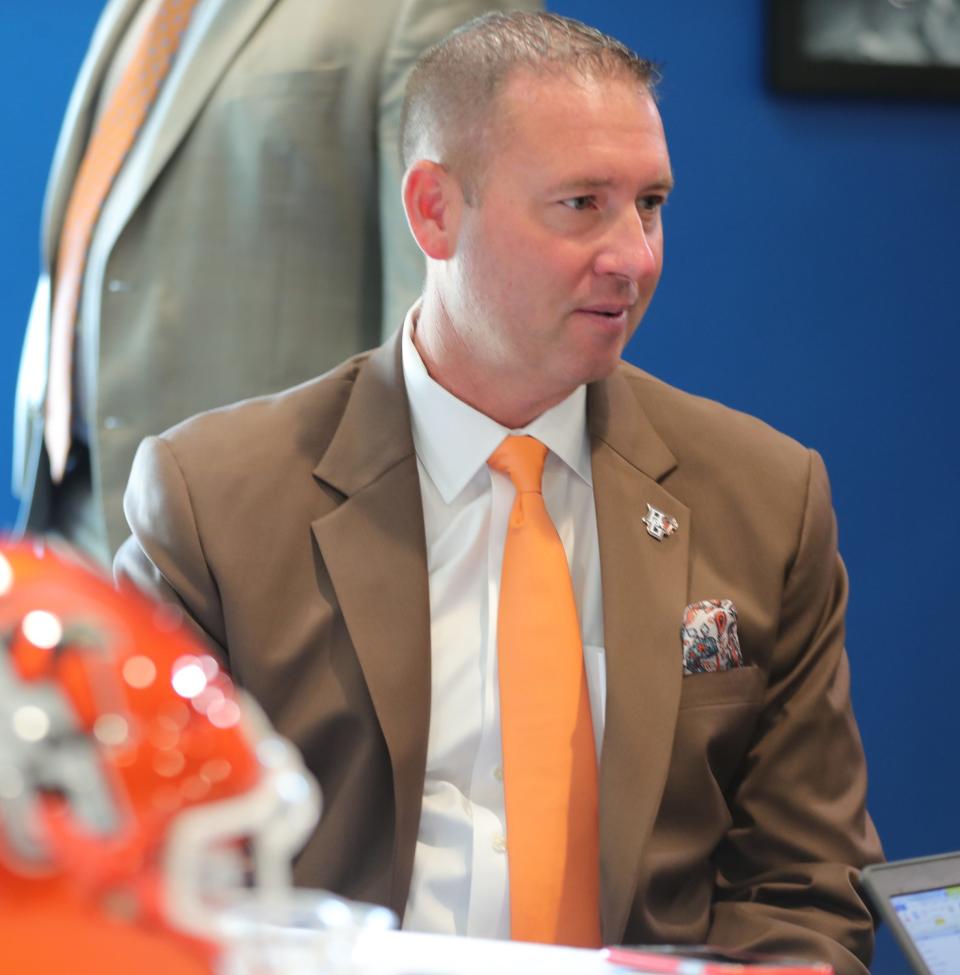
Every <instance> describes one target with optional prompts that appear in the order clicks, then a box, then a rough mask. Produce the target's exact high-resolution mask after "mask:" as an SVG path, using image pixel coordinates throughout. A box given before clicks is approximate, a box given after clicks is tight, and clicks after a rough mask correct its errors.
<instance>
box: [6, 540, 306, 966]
mask: <svg viewBox="0 0 960 975" xmlns="http://www.w3.org/2000/svg"><path fill="white" fill-rule="evenodd" d="M181 615H182V614H180V612H179V611H178V610H177V609H176V608H174V607H170V606H159V605H156V604H154V603H152V602H149V601H148V600H146V599H145V598H144V597H142V596H140V595H138V594H136V593H133V592H119V591H117V590H116V589H114V588H113V586H112V584H111V583H110V582H109V580H107V579H106V578H104V577H102V576H100V575H99V574H98V573H96V572H94V571H93V570H91V569H90V568H87V567H85V566H83V565H82V564H80V563H79V562H77V561H74V560H72V559H70V558H69V557H66V556H64V555H60V554H57V553H56V552H55V551H54V550H52V549H51V548H50V547H49V546H47V545H45V544H44V543H40V542H31V541H18V542H9V541H8V542H0V962H4V963H5V964H3V965H0V968H2V969H3V970H4V971H29V972H31V973H47V972H54V971H56V972H58V973H59V972H67V971H69V972H71V975H80V973H86V972H88V971H89V972H91V973H93V972H96V973H98V975H105V973H112V972H114V971H116V972H118V973H119V972H124V973H127V972H137V973H138V975H151V973H154V972H157V973H159V972H164V973H165V975H166V973H173V972H176V973H178V975H181V973H182V975H187V973H193V972H198V973H199V972H210V971H213V970H214V965H215V958H216V955H217V940H216V939H217V934H218V912H219V910H220V909H221V908H222V907H224V906H228V904H229V900H230V895H231V892H234V893H236V892H238V889H239V888H242V887H244V886H249V885H251V884H257V885H258V886H260V885H262V886H266V887H278V886H285V885H289V883H290V860H291V857H292V856H293V854H294V853H295V852H296V851H297V850H298V849H299V847H300V846H301V845H302V843H303V842H304V840H305V839H306V837H307V835H308V834H309V832H310V831H311V830H312V829H313V827H314V825H315V824H316V820H317V816H318V814H319V793H318V789H317V786H316V783H315V781H314V780H313V778H312V777H311V775H310V773H309V772H307V770H306V768H305V766H304V764H303V761H302V759H301V757H300V755H299V753H298V752H297V751H296V750H295V749H294V747H293V746H292V745H291V744H290V743H289V742H287V741H286V740H285V739H282V738H280V737H279V736H277V735H276V734H275V733H274V732H273V731H272V729H271V727H270V725H269V723H268V721H267V720H266V718H265V717H264V715H263V713H262V711H261V710H260V709H259V707H257V705H256V704H255V703H254V702H253V700H252V699H251V698H250V697H249V696H247V695H246V694H244V693H243V692H241V691H239V690H237V689H236V688H235V687H234V686H233V684H232V683H231V681H230V679H229V678H228V676H227V675H226V674H225V673H224V671H223V670H222V669H221V667H220V665H219V664H218V662H217V661H216V660H215V659H214V658H213V657H212V656H211V655H210V654H209V653H208V652H207V651H206V650H205V649H203V648H202V646H201V644H200V642H199V640H198V639H197V638H196V637H195V636H194V635H193V633H192V632H191V631H190V630H188V628H187V625H186V624H185V623H184V622H183V621H182V619H181Z"/></svg>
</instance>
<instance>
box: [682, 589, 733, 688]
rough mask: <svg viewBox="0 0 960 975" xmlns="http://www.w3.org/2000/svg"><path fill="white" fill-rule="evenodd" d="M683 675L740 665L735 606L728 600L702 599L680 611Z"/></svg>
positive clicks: (711, 671)
mask: <svg viewBox="0 0 960 975" xmlns="http://www.w3.org/2000/svg"><path fill="white" fill-rule="evenodd" d="M680 639H681V641H682V644H683V672H684V674H708V673H714V672H716V671H720V670H734V669H736V668H737V667H742V666H743V654H742V653H741V651H740V636H739V634H738V633H737V608H736V607H735V606H734V605H733V603H732V602H730V600H729V599H704V600H702V601H701V602H699V603H691V604H690V605H689V606H688V607H687V608H686V609H685V610H684V611H683V623H682V624H681V625H680Z"/></svg>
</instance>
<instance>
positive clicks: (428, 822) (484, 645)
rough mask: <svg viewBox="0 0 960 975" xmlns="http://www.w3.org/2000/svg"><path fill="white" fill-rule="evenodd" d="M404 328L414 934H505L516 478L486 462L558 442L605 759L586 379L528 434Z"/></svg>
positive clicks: (559, 495) (568, 538)
mask: <svg viewBox="0 0 960 975" xmlns="http://www.w3.org/2000/svg"><path fill="white" fill-rule="evenodd" d="M418 311H419V309H418V307H417V306H414V308H413V309H412V310H411V312H410V314H409V315H408V316H407V320H406V322H405V323H404V330H403V349H402V351H403V378H404V383H405V385H406V390H407V397H408V399H409V401H410V414H411V419H412V426H413V441H414V445H415V447H416V453H417V469H418V471H419V474H420V491H421V495H422V498H423V520H424V527H425V531H426V543H427V568H428V572H429V580H430V641H431V688H430V693H431V702H430V735H429V741H428V744H427V769H426V780H425V782H424V790H423V807H422V811H421V814H420V829H419V833H418V835H417V849H416V855H415V858H414V864H413V881H412V884H411V888H410V896H409V899H408V901H407V909H406V914H405V917H404V922H403V927H404V929H405V930H409V931H429V932H435V933H439V934H460V935H469V936H471V937H492V938H509V936H510V901H509V883H508V875H507V857H508V856H509V851H508V849H507V842H506V835H505V834H506V828H505V822H506V819H505V814H504V796H503V771H502V767H501V762H502V751H501V744H500V703H499V690H498V681H497V604H498V597H499V590H500V569H501V565H502V562H503V546H504V540H505V537H506V531H507V521H508V518H509V514H510V510H511V508H512V507H513V500H514V494H515V492H514V488H513V484H512V483H511V481H510V479H509V478H508V477H507V476H506V475H504V474H501V473H498V472H496V471H493V470H491V469H490V468H489V467H488V466H487V458H488V457H489V456H490V454H491V453H492V452H493V451H494V449H495V448H496V447H497V445H498V444H499V443H500V442H501V441H502V440H503V438H504V437H505V436H507V435H508V434H511V433H517V434H521V433H522V434H529V435H530V436H533V437H536V438H537V439H538V440H540V441H541V442H543V443H544V444H546V446H547V447H548V448H549V452H548V454H547V459H546V464H545V466H544V473H543V496H544V501H545V503H546V506H547V510H548V511H549V512H550V516H551V518H552V519H553V522H554V524H555V525H556V526H557V531H558V532H559V535H560V538H561V539H562V541H563V545H564V548H565V550H566V553H567V561H568V562H569V565H570V571H571V576H572V579H573V590H574V595H575V598H576V602H577V612H578V616H579V619H580V632H581V636H582V639H583V647H584V663H585V667H586V674H587V683H588V687H589V692H590V707H591V711H592V715H593V727H594V735H595V740H596V745H597V754H598V755H599V752H600V744H601V740H602V735H603V713H604V699H605V684H604V681H605V671H604V659H603V657H604V654H603V612H602V610H603V607H602V602H601V585H600V548H599V544H598V541H597V521H596V511H595V508H594V502H593V484H592V476H591V468H590V443H589V438H588V435H587V426H586V387H583V386H581V387H579V388H578V389H577V390H575V391H574V392H573V393H571V394H570V396H568V397H567V398H566V399H565V400H564V401H563V402H562V403H559V404H557V405H556V406H554V407H553V408H552V409H550V410H547V412H546V413H543V414H542V415H541V416H539V417H537V418H536V419H535V420H534V421H533V422H532V423H530V424H529V425H528V426H526V427H524V428H523V429H522V430H508V429H506V428H505V427H502V426H501V425H500V424H499V423H496V422H495V421H494V420H491V419H490V418H489V417H487V416H484V415H483V414H482V413H479V412H478V411H477V410H475V409H473V408H472V407H470V406H468V405H467V404H466V403H464V402H462V401H461V400H458V399H457V398H456V397H455V396H453V395H452V394H451V393H449V392H448V391H447V390H445V389H444V388H443V387H442V386H440V385H439V384H438V383H436V382H434V380H433V379H431V378H430V376H429V374H428V373H427V370H426V368H425V367H424V365H423V360H422V359H421V358H420V355H419V353H418V352H417V350H416V347H415V346H414V344H413V339H412V335H413V329H414V327H415V321H416V315H417V314H418Z"/></svg>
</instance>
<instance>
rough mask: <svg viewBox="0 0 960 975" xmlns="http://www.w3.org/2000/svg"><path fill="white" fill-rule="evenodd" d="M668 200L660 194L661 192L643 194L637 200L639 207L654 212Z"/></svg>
mask: <svg viewBox="0 0 960 975" xmlns="http://www.w3.org/2000/svg"><path fill="white" fill-rule="evenodd" d="M666 202H667V199H666V197H664V196H660V195H659V194H653V195H651V196H641V197H640V198H639V199H638V200H637V209H638V210H643V211H645V212H646V213H653V212H654V211H656V210H659V209H660V208H661V207H662V206H663V205H664V204H665V203H666Z"/></svg>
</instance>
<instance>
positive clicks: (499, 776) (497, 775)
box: [493, 765, 503, 782]
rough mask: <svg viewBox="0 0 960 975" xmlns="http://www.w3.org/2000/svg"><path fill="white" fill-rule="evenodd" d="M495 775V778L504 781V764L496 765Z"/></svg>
mask: <svg viewBox="0 0 960 975" xmlns="http://www.w3.org/2000/svg"><path fill="white" fill-rule="evenodd" d="M493 777H494V778H495V779H496V780H497V781H498V782H502V781H503V766H502V765H498V766H497V767H496V768H495V769H494V770H493Z"/></svg>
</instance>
